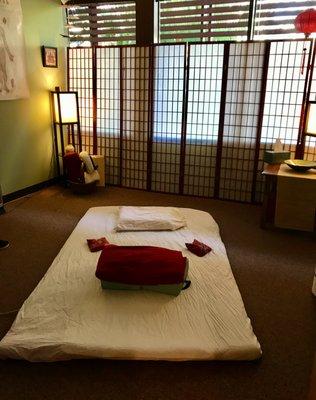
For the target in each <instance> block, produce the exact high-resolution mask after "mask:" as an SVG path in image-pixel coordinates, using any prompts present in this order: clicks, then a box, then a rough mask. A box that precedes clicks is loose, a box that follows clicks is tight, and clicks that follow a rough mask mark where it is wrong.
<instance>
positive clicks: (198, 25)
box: [159, 0, 249, 42]
mask: <svg viewBox="0 0 316 400" xmlns="http://www.w3.org/2000/svg"><path fill="white" fill-rule="evenodd" d="M159 18H160V21H159V25H160V41H161V42H173V41H199V40H201V41H202V40H210V38H213V39H215V40H236V39H237V40H241V39H243V40H245V39H246V38H247V29H248V18H249V1H234V2H231V1H227V0H196V1H192V0H176V1H174V0H166V1H160V2H159Z"/></svg>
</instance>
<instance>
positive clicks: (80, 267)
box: [0, 207, 261, 361]
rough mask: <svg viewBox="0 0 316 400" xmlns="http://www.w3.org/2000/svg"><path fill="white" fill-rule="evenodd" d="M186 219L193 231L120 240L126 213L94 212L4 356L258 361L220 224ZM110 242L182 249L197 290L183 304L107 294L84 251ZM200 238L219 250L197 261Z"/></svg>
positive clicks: (197, 214) (22, 316) (23, 313)
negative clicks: (99, 241) (190, 245)
mask: <svg viewBox="0 0 316 400" xmlns="http://www.w3.org/2000/svg"><path fill="white" fill-rule="evenodd" d="M179 210H180V212H181V213H182V214H183V215H184V217H185V218H186V221H187V227H186V228H182V229H179V230H177V231H164V232H160V231H159V232H116V231H115V229H114V228H115V225H116V223H117V218H118V213H119V208H118V207H97V208H91V209H89V210H88V211H87V213H86V214H85V215H84V217H83V218H82V219H81V220H80V221H79V223H78V225H77V226H76V228H75V229H74V231H73V232H72V234H71V235H70V237H69V238H68V240H67V241H66V243H65V244H64V246H63V247H62V249H61V250H60V252H59V254H58V255H57V257H56V258H55V260H54V261H53V263H52V265H51V267H50V268H49V269H48V271H47V273H46V274H45V276H44V277H43V279H42V280H41V281H40V283H39V284H38V286H37V287H36V288H35V290H34V291H33V293H32V294H31V295H30V296H29V298H28V299H27V300H26V301H25V303H24V304H23V306H22V308H21V309H20V311H19V313H18V315H17V317H16V320H15V322H14V323H13V325H12V327H11V329H10V330H9V332H8V333H7V335H6V336H5V337H4V338H3V339H2V341H1V342H0V357H1V358H16V359H26V360H29V361H57V360H67V359H72V358H91V357H98V358H112V359H137V360H174V361H180V360H253V359H256V358H258V357H260V356H261V349H260V345H259V343H258V341H257V338H256V336H255V335H254V333H253V329H252V326H251V322H250V320H249V318H248V316H247V314H246V311H245V308H244V304H243V301H242V298H241V295H240V293H239V290H238V287H237V285H236V282H235V279H234V277H233V274H232V271H231V268H230V265H229V261H228V258H227V255H226V251H225V247H224V244H223V243H222V241H221V238H220V235H219V229H218V226H217V224H216V222H215V221H214V219H213V218H212V217H211V216H210V215H209V214H207V213H205V212H202V211H198V210H193V209H179ZM102 236H105V237H106V238H107V239H108V240H109V242H110V243H114V244H119V245H128V246H133V245H154V246H161V247H166V248H169V249H174V250H181V251H182V252H183V255H184V256H185V257H187V258H188V259H189V264H190V269H189V275H188V279H190V280H191V281H192V284H191V287H190V288H188V289H187V290H185V291H183V292H182V293H181V295H180V296H178V297H173V296H170V295H166V294H161V293H155V292H148V291H126V290H118V291H116V290H103V289H102V288H101V285H100V281H99V280H98V279H97V278H96V277H95V269H96V265H97V261H98V257H99V255H100V253H91V252H90V251H89V249H88V246H87V244H86V239H87V238H92V237H95V238H98V237H102ZM193 239H197V240H200V241H201V242H203V243H206V244H208V245H209V246H210V247H211V248H212V249H213V251H212V252H211V253H209V254H207V255H206V256H205V257H202V258H200V257H197V256H195V255H194V254H192V253H190V252H189V251H188V250H187V249H186V247H185V243H186V242H192V241H193Z"/></svg>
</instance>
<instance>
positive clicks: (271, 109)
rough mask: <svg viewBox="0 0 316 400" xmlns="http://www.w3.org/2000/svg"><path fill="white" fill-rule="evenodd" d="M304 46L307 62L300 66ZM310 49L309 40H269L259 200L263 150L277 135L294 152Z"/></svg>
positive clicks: (261, 157)
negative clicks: (303, 66)
mask: <svg viewBox="0 0 316 400" xmlns="http://www.w3.org/2000/svg"><path fill="white" fill-rule="evenodd" d="M304 48H305V49H306V56H305V57H306V63H305V68H304V69H303V70H302V60H303V59H304V52H305V51H304ZM310 50H311V42H309V41H304V40H299V41H291V42H290V41H288V42H284V41H275V42H271V48H270V57H269V67H268V76H267V85H266V94H265V103H264V113H263V122H262V132H261V141H260V153H259V164H258V179H257V188H256V193H257V197H258V199H257V200H258V201H260V200H261V199H262V191H263V188H262V185H263V177H262V176H261V171H262V169H263V154H264V151H265V150H272V148H273V144H274V143H275V141H276V139H281V141H282V143H283V144H284V150H289V151H291V155H292V157H294V155H295V147H296V143H297V137H298V132H299V126H300V116H301V109H302V103H303V94H304V85H305V80H306V74H307V67H306V65H307V59H308V56H309V52H310Z"/></svg>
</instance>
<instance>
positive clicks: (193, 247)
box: [185, 239, 212, 257]
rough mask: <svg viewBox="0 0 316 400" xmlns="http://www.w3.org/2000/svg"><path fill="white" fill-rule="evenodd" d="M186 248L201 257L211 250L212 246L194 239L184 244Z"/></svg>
mask: <svg viewBox="0 0 316 400" xmlns="http://www.w3.org/2000/svg"><path fill="white" fill-rule="evenodd" d="M185 245H186V247H187V249H188V250H190V251H191V253H193V254H195V255H197V256H198V257H203V256H205V254H207V253H209V252H210V251H212V248H211V247H210V246H208V245H207V244H204V243H202V242H199V241H198V240H196V239H194V240H193V242H192V243H186V244H185Z"/></svg>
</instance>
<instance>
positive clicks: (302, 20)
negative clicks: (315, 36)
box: [294, 8, 316, 37]
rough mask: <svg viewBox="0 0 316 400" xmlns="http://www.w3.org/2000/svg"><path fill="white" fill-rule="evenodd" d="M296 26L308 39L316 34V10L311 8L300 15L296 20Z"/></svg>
mask: <svg viewBox="0 0 316 400" xmlns="http://www.w3.org/2000/svg"><path fill="white" fill-rule="evenodd" d="M294 25H295V28H296V30H297V31H298V32H302V33H305V36H306V37H308V36H309V35H310V34H311V33H313V32H316V10H315V9H313V8H310V9H308V10H305V11H303V12H301V13H300V14H298V16H297V17H296V18H295V21H294Z"/></svg>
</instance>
